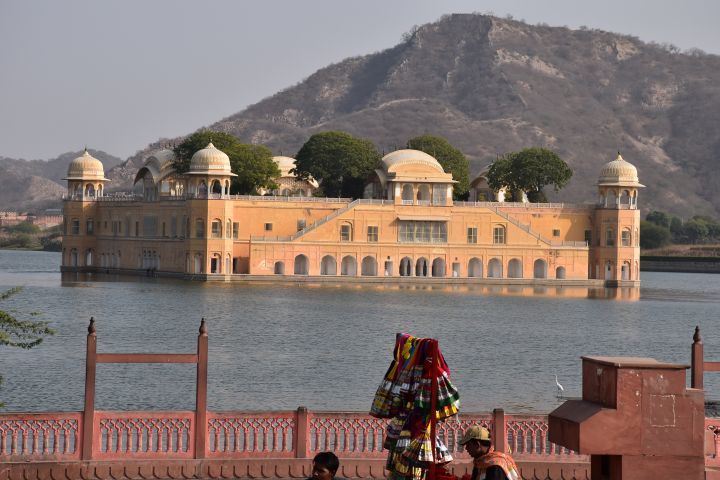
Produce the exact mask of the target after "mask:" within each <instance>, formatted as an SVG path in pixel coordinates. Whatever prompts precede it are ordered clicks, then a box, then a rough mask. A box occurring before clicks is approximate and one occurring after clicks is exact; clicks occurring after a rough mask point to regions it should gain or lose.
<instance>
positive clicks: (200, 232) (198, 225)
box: [195, 218, 205, 238]
mask: <svg viewBox="0 0 720 480" xmlns="http://www.w3.org/2000/svg"><path fill="white" fill-rule="evenodd" d="M195 237H197V238H205V219H204V218H198V219H197V220H195Z"/></svg>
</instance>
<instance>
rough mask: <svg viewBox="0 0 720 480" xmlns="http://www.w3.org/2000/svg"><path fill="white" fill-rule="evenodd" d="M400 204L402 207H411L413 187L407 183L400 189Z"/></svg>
mask: <svg viewBox="0 0 720 480" xmlns="http://www.w3.org/2000/svg"><path fill="white" fill-rule="evenodd" d="M402 203H403V204H404V205H412V203H413V187H412V185H410V184H409V183H406V184H405V185H403V187H402Z"/></svg>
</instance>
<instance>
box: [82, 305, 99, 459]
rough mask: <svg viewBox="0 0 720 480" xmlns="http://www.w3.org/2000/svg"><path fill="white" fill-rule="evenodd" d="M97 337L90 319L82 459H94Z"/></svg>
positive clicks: (86, 359) (86, 354) (93, 320)
mask: <svg viewBox="0 0 720 480" xmlns="http://www.w3.org/2000/svg"><path fill="white" fill-rule="evenodd" d="M96 353H97V335H96V334H95V318H93V317H90V325H89V326H88V334H87V347H86V351H85V407H84V409H83V422H82V432H81V433H80V432H79V433H80V435H81V438H82V440H81V442H82V443H81V445H82V447H81V448H82V459H83V460H90V459H92V457H93V443H94V442H93V438H94V436H95V372H96V366H97V358H96Z"/></svg>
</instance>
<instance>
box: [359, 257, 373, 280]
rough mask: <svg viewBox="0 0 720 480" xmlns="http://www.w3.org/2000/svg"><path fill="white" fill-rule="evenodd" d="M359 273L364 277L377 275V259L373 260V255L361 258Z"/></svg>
mask: <svg viewBox="0 0 720 480" xmlns="http://www.w3.org/2000/svg"><path fill="white" fill-rule="evenodd" d="M360 274H361V275H362V276H364V277H374V276H376V275H377V260H375V257H372V256H367V257H365V258H363V259H362V266H361V270H360Z"/></svg>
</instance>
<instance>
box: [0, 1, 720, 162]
mask: <svg viewBox="0 0 720 480" xmlns="http://www.w3.org/2000/svg"><path fill="white" fill-rule="evenodd" d="M468 12H481V13H487V12H493V13H494V14H495V15H498V16H505V15H507V14H510V15H513V16H514V17H515V18H517V19H524V20H525V21H527V22H529V23H533V24H534V23H538V22H546V23H548V24H550V25H557V26H562V25H567V26H569V27H578V26H580V25H587V26H588V27H593V28H600V29H603V30H609V31H614V32H619V33H626V34H632V35H636V36H638V37H640V39H642V40H645V41H651V40H652V41H656V42H670V43H673V44H675V45H677V46H679V47H680V48H682V49H688V48H691V47H698V48H702V49H703V50H705V51H707V52H710V53H715V54H720V28H718V21H719V20H720V1H716V0H705V1H701V0H683V1H680V0H670V1H666V0H662V1H660V0H642V1H636V0H624V1H617V0H604V1H597V0H595V1H582V0H556V1H541V0H514V1H513V0H496V1H495V0H494V1H483V2H480V1H474V2H473V1H460V0H457V1H455V0H445V1H430V0H356V1H354V2H350V1H341V0H294V1H290V0H288V1H277V0H262V1H261V0H252V1H199V0H198V1H193V2H190V1H181V0H152V1H151V0H142V1H133V0H123V1H116V0H108V1H95V0H88V1H72V0H70V1H57V0H44V1H33V0H0V156H8V157H13V158H26V159H35V158H45V159H47V158H52V157H55V156H57V155H58V154H60V153H63V152H66V151H76V150H79V149H81V148H82V147H83V146H84V145H87V146H88V147H90V148H96V149H100V150H105V151H106V152H108V153H111V154H114V155H117V156H120V157H123V158H125V157H127V156H129V155H132V154H133V153H134V152H135V151H137V150H139V149H141V148H144V147H145V146H146V145H147V144H148V143H150V142H152V141H155V140H157V139H158V138H160V137H174V136H178V135H182V134H186V133H190V132H192V131H194V130H196V129H197V128H199V127H202V126H205V125H208V124H210V123H213V122H215V121H217V120H220V119H221V118H224V117H226V116H228V115H231V114H233V113H236V112H238V111H240V110H242V109H243V108H244V107H246V106H247V105H250V104H252V103H255V102H257V101H259V100H261V99H262V98H264V97H267V96H269V95H272V94H273V93H275V92H277V91H278V90H281V89H283V88H286V87H289V86H292V85H294V84H296V83H298V82H299V81H301V80H302V79H304V78H306V77H307V76H309V75H310V74H311V73H313V72H314V71H316V70H317V69H318V68H321V67H323V66H326V65H328V64H329V63H334V62H338V61H340V60H342V59H344V58H346V57H349V56H355V55H364V54H368V53H372V52H375V51H378V50H382V49H385V48H389V47H391V46H393V45H395V44H397V43H398V42H399V41H400V39H401V36H402V34H403V32H406V31H408V30H410V29H411V28H412V26H413V25H421V24H423V23H427V22H432V21H434V20H437V19H438V18H439V17H440V16H441V15H442V14H445V13H468Z"/></svg>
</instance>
